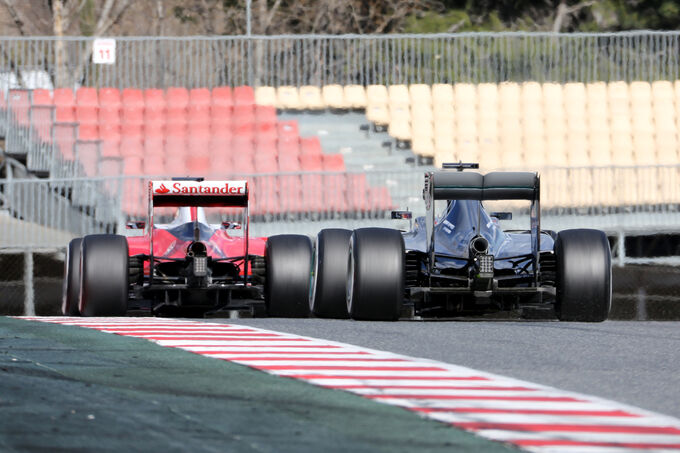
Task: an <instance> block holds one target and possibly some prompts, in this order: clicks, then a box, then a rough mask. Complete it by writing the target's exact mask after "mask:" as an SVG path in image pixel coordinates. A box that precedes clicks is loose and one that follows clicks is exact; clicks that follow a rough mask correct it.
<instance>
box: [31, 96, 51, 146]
mask: <svg viewBox="0 0 680 453" xmlns="http://www.w3.org/2000/svg"><path fill="white" fill-rule="evenodd" d="M30 120H31V127H33V129H34V130H35V131H36V133H37V135H38V137H39V138H40V139H41V140H42V141H43V142H46V143H49V142H51V141H52V124H54V107H53V106H51V105H35V106H33V107H32V108H31V110H30Z"/></svg>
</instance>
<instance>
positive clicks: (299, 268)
mask: <svg viewBox="0 0 680 453" xmlns="http://www.w3.org/2000/svg"><path fill="white" fill-rule="evenodd" d="M264 260H265V281H264V301H265V305H266V307H267V314H268V315H269V316H275V317H280V318H306V317H308V316H309V288H310V283H311V266H312V241H311V240H310V239H309V238H308V237H307V236H303V235H299V234H281V235H277V236H271V237H269V238H268V239H267V243H266V245H265V251H264Z"/></svg>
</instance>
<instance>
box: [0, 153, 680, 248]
mask: <svg viewBox="0 0 680 453" xmlns="http://www.w3.org/2000/svg"><path fill="white" fill-rule="evenodd" d="M603 168H608V170H609V172H610V173H611V174H616V175H618V176H619V177H621V178H623V179H624V180H628V181H636V180H637V181H640V180H639V177H640V175H641V174H642V173H640V171H641V169H640V168H636V167H600V168H583V169H581V171H580V172H579V173H578V174H577V173H574V172H573V171H572V170H573V169H562V168H553V169H551V168H548V169H545V170H543V171H542V187H543V190H544V192H545V190H546V189H547V187H550V185H551V181H555V180H558V181H559V182H557V183H556V185H554V187H553V190H559V191H563V192H564V193H568V194H574V196H575V197H577V196H578V193H579V192H580V193H585V192H587V191H591V192H592V191H593V190H597V189H594V188H593V186H589V187H584V186H583V173H588V174H589V175H590V178H591V180H593V179H595V178H597V177H598V176H600V175H601V174H602V170H603ZM645 169H646V170H647V171H650V170H653V173H654V174H656V175H659V174H663V173H668V172H672V173H674V174H675V175H676V177H677V175H678V174H680V165H675V166H654V167H643V168H642V170H645ZM361 174H363V173H351V172H350V173H286V174H278V175H275V174H269V175H224V178H225V179H227V178H245V179H248V180H249V181H250V182H251V214H252V230H251V231H252V234H254V235H269V234H275V233H280V232H296V233H306V234H316V232H318V231H319V230H320V229H321V228H324V227H329V226H334V227H343V228H355V227H359V226H372V225H384V226H395V227H403V226H404V225H403V224H401V225H397V224H396V223H394V222H393V221H391V220H389V210H390V209H396V208H400V209H405V208H409V209H410V210H411V211H413V213H414V215H416V216H417V215H422V214H423V213H424V210H425V208H424V204H423V200H422V196H421V191H422V184H423V172H422V171H421V170H413V169H412V170H399V171H373V172H370V173H365V175H366V180H367V183H368V185H369V187H386V188H387V189H388V190H389V200H388V201H386V202H384V203H382V204H380V203H373V204H371V200H370V196H371V195H370V194H371V192H367V193H366V194H365V195H364V196H365V197H366V198H367V199H368V200H367V203H365V204H363V205H361V206H359V205H353V204H352V199H351V197H352V192H351V191H350V190H349V189H348V188H347V187H346V185H345V184H346V182H347V181H350V180H351V179H350V178H351V176H352V175H361ZM305 177H314V178H315V181H318V184H319V187H317V188H314V187H312V188H311V190H308V191H312V192H313V191H318V192H319V193H323V194H324V195H323V196H324V197H326V198H323V199H321V198H319V197H316V200H317V202H318V201H319V200H321V201H322V202H323V204H322V205H319V204H316V205H311V204H310V202H309V200H310V199H309V198H308V197H306V196H305V192H297V194H298V195H297V196H298V199H297V200H295V197H294V196H293V195H291V193H289V192H287V191H286V189H285V186H281V183H282V181H284V180H285V178H289V179H294V178H298V181H299V179H301V178H305ZM273 178H278V181H277V182H276V184H271V182H272V181H273ZM636 178H638V179H636ZM149 179H151V177H150V176H138V177H137V176H128V177H115V178H101V177H100V178H76V179H44V180H37V179H23V180H18V179H14V180H3V181H0V202H1V205H0V248H21V247H63V246H65V245H66V244H67V243H68V241H69V240H70V238H72V237H77V236H82V235H85V234H92V233H100V232H116V231H117V232H119V233H123V234H124V224H125V222H126V221H127V220H129V219H138V220H139V219H145V218H146V206H147V189H146V187H147V182H148V180H149ZM266 181H269V182H270V184H265V182H266ZM333 181H336V182H333ZM328 184H337V186H333V187H331V190H327V189H328V188H325V191H323V190H322V189H324V187H323V186H325V185H328ZM305 187H307V189H309V187H308V186H305ZM629 191H632V192H634V194H633V195H634V196H633V197H632V198H629V199H628V200H626V199H624V198H620V199H615V200H612V202H611V203H610V204H579V203H573V202H570V203H562V204H555V203H552V204H551V203H550V202H549V200H545V201H544V205H545V208H544V210H543V213H542V220H541V221H542V225H543V227H544V228H547V229H554V230H561V229H565V228H577V227H578V228H582V227H590V228H599V229H603V230H605V231H606V232H608V233H609V234H612V235H617V234H626V233H633V232H643V233H644V234H652V233H655V232H666V233H678V232H680V196H679V195H680V194H678V193H677V192H678V191H677V189H676V191H675V192H672V193H669V192H668V190H667V187H665V186H664V185H663V184H660V181H657V180H651V181H646V182H645V183H641V184H638V185H637V186H632V187H631V188H630V189H629ZM328 194H334V196H339V197H342V199H343V200H344V201H343V203H345V204H341V205H338V204H333V203H332V202H331V200H330V199H329V198H327V197H328ZM267 197H270V198H271V200H270V201H271V203H269V204H266V203H265V204H263V200H265V199H266V198H267ZM292 200H295V201H292ZM636 200H638V201H636ZM360 201H361V200H360ZM258 203H259V205H258ZM341 206H344V207H341ZM498 208H500V209H501V210H510V211H513V212H514V220H513V221H512V222H510V223H508V224H506V226H507V227H508V228H526V227H527V225H528V218H527V215H528V205H526V206H525V205H522V204H520V203H517V202H508V203H505V204H504V205H503V206H498ZM493 210H496V209H493ZM166 215H171V213H170V214H168V213H166ZM225 215H229V213H228V212H225Z"/></svg>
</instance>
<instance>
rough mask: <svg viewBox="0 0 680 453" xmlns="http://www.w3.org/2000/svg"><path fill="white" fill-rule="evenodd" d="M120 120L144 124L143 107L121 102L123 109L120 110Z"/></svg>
mask: <svg viewBox="0 0 680 453" xmlns="http://www.w3.org/2000/svg"><path fill="white" fill-rule="evenodd" d="M120 117H121V122H123V123H127V124H136V125H139V126H142V125H143V124H144V107H137V106H129V105H125V104H123V109H122V110H121V112H120Z"/></svg>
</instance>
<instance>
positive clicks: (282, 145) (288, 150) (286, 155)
mask: <svg viewBox="0 0 680 453" xmlns="http://www.w3.org/2000/svg"><path fill="white" fill-rule="evenodd" d="M277 148H278V155H279V160H282V159H298V156H299V155H300V142H299V139H293V138H289V139H279V141H278V145H277Z"/></svg>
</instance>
